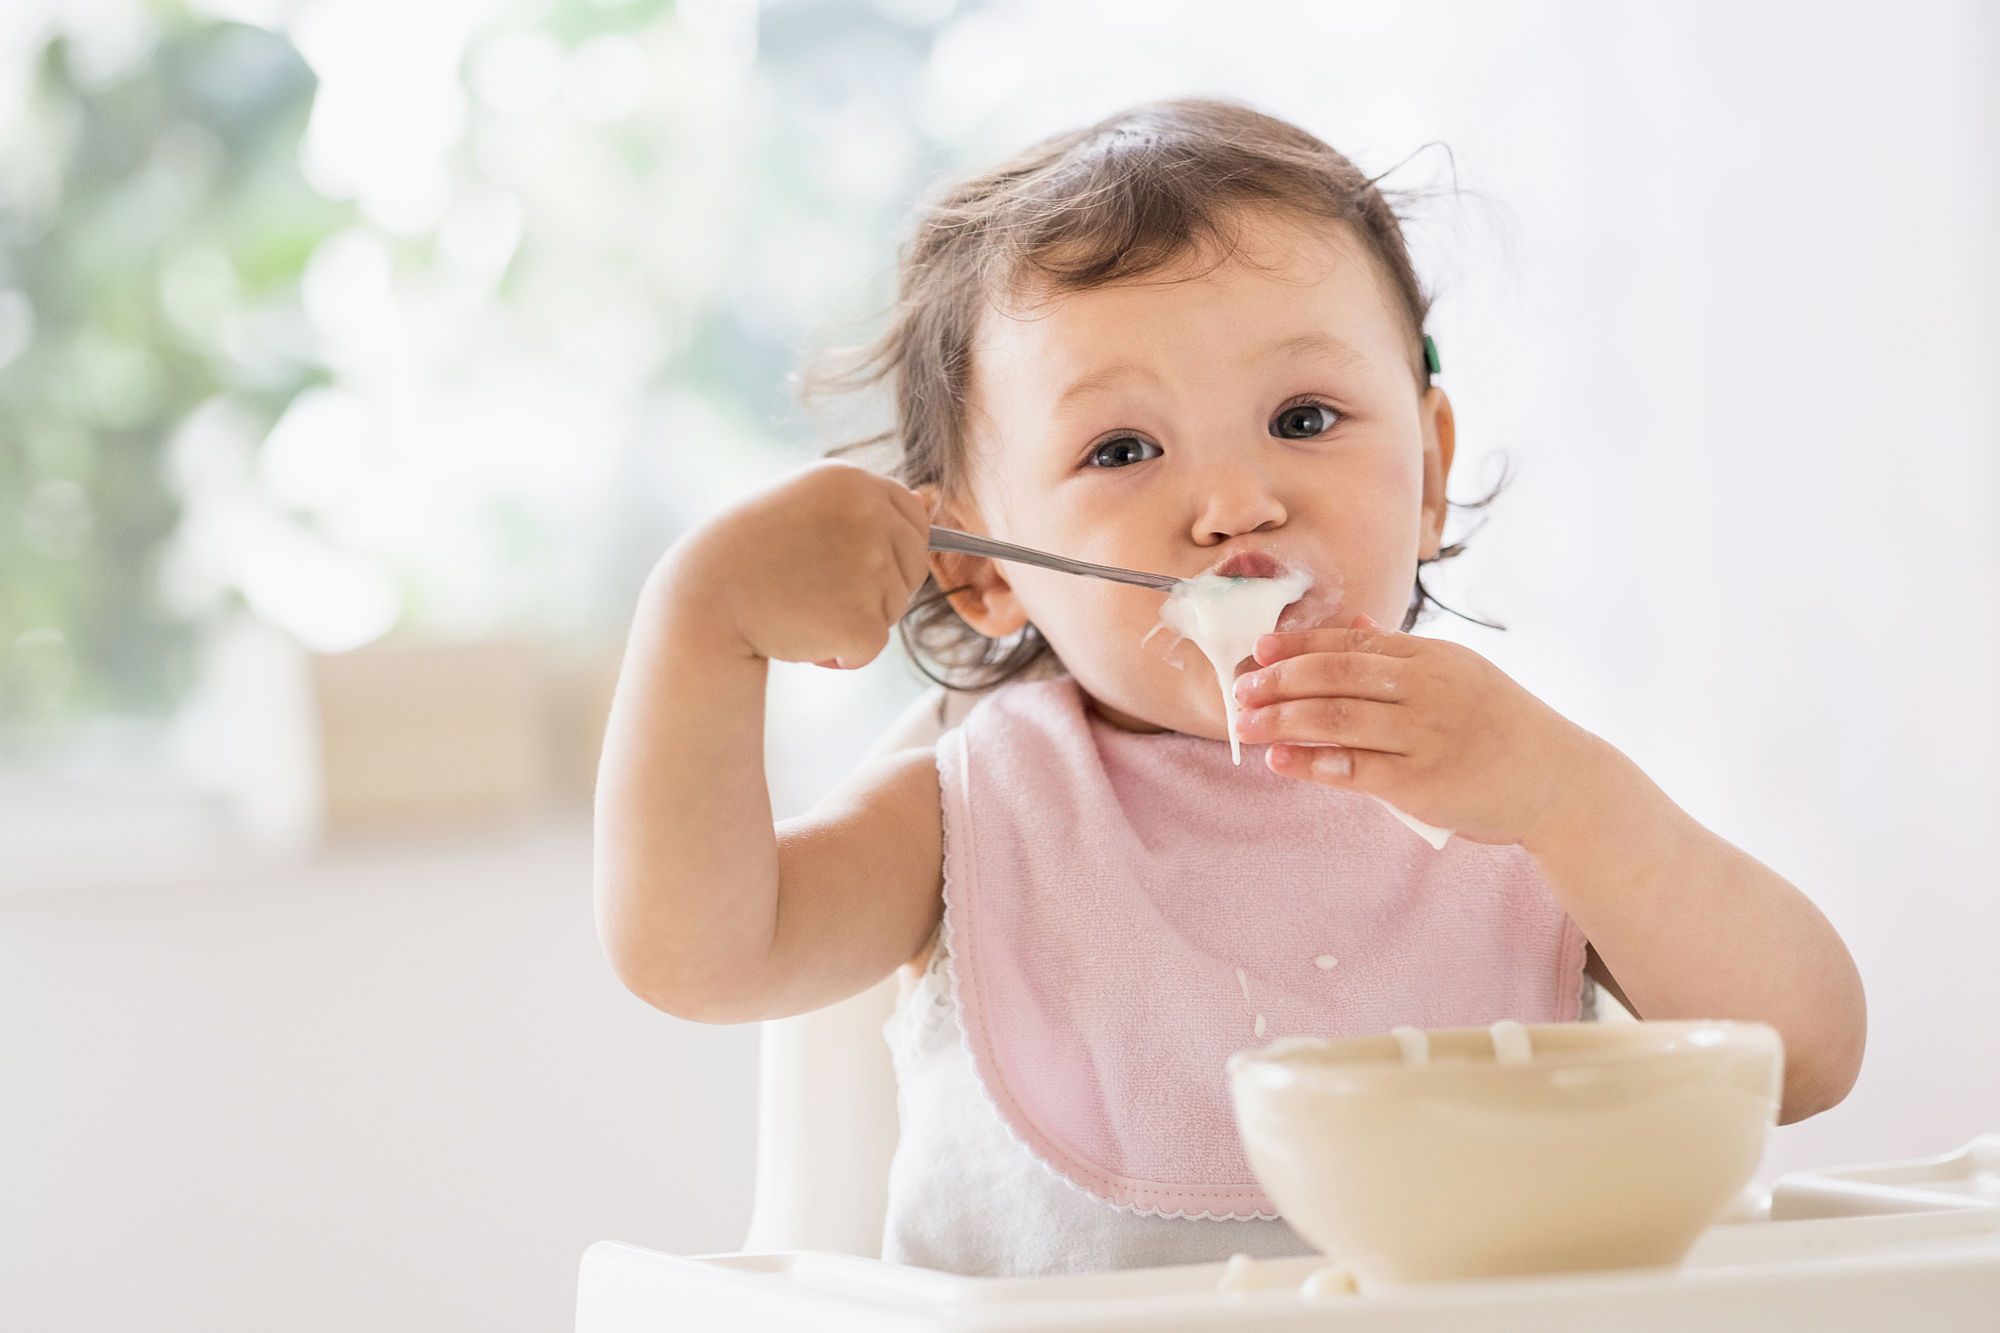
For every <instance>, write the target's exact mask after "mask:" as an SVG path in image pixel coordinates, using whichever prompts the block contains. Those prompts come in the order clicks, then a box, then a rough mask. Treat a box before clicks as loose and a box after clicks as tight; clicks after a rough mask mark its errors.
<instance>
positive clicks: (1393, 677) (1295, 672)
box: [1235, 652, 1408, 708]
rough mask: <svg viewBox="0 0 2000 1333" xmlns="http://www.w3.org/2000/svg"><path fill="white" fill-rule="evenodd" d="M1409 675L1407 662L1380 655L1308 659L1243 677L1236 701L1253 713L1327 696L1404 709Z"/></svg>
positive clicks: (1337, 654)
mask: <svg viewBox="0 0 2000 1333" xmlns="http://www.w3.org/2000/svg"><path fill="white" fill-rule="evenodd" d="M1406 671H1407V660H1406V659H1404V658H1398V657H1384V656H1383V655H1382V654H1380V653H1369V652H1328V653H1306V654H1304V655H1303V656H1300V657H1284V658H1280V659H1278V660H1277V661H1275V662H1272V663H1271V664H1270V665H1268V666H1264V667H1260V668H1258V669H1257V670H1255V671H1246V672H1244V673H1243V674H1242V675H1240V676H1238V677H1237V678H1236V687H1235V688H1236V701H1237V703H1239V704H1242V705H1244V706H1245V707H1251V708H1255V707H1258V706H1260V705H1263V704H1274V703H1282V702H1284V701H1285V700H1287V699H1315V698H1323V697H1326V696H1341V697H1346V698H1354V699H1374V700H1377V701H1379V702H1382V703H1400V702H1402V700H1403V698H1404V695H1405V692H1406V689H1407V683H1408V682H1407V679H1406Z"/></svg>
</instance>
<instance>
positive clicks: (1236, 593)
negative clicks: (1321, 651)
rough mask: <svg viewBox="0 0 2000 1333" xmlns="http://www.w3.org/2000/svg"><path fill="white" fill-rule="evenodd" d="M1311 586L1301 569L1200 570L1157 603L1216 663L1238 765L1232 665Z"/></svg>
mask: <svg viewBox="0 0 2000 1333" xmlns="http://www.w3.org/2000/svg"><path fill="white" fill-rule="evenodd" d="M1311 586H1312V575H1310V574H1308V573H1306V572H1305V571H1304V570H1291V571H1288V572H1286V573H1283V574H1280V575H1278V576H1277V577H1276V578H1269V579H1253V578H1235V577H1232V576H1230V575H1227V574H1203V575H1200V576H1199V577H1196V578H1191V579H1182V580H1181V581H1180V582H1179V583H1176V584H1175V585H1174V589H1173V591H1172V592H1170V593H1168V594H1167V601H1166V605H1164V606H1162V607H1161V608H1160V619H1161V620H1163V621H1165V622H1166V623H1167V625H1168V626H1169V627H1171V628H1173V629H1175V630H1178V631H1179V632H1180V633H1181V634H1182V635H1184V636H1185V637H1187V638H1190V639H1193V640H1194V643H1195V647H1197V648H1199V649H1201V651H1202V654H1203V655H1204V656H1205V657H1207V658H1208V660H1209V661H1210V662H1211V663H1212V664H1213V665H1214V667H1215V679H1216V680H1217V682H1218V683H1220V684H1221V686H1222V711H1223V715H1224V716H1225V717H1226V718H1228V719H1229V757H1230V759H1231V760H1233V761H1234V762H1236V763H1238V764H1241V763H1242V762H1243V745H1242V742H1241V741H1239V740H1238V739H1237V736H1236V664H1237V663H1238V662H1241V661H1242V660H1243V659H1244V658H1246V657H1249V656H1250V655H1251V654H1252V651H1253V650H1254V649H1255V648H1256V647H1257V640H1258V639H1260V638H1262V637H1263V636H1264V635H1266V634H1269V633H1270V632H1271V631H1272V630H1273V629H1275V628H1277V625H1278V617H1279V616H1281V615H1283V614H1284V611H1285V608H1286V607H1288V606H1290V605H1291V604H1292V603H1293V602H1296V601H1298V600H1299V598H1301V597H1303V596H1304V595H1305V591H1306V589H1307V588H1310V587H1311Z"/></svg>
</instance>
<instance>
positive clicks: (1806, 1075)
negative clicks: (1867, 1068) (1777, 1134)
mask: <svg viewBox="0 0 2000 1333" xmlns="http://www.w3.org/2000/svg"><path fill="white" fill-rule="evenodd" d="M1867 1045H1868V1012H1867V1003H1866V1001H1865V999H1864V998H1863V997H1862V994H1861V988H1860V983H1859V981H1858V979H1857V981H1856V983H1855V988H1854V999H1853V1004H1852V1006H1851V1012H1850V1013H1849V1015H1848V1016H1847V1017H1846V1018H1845V1019H1844V1020H1843V1021H1841V1022H1839V1023H1836V1024H1833V1025H1831V1027H1830V1029H1829V1031H1828V1032H1827V1033H1826V1035H1825V1036H1824V1037H1822V1038H1821V1040H1820V1041H1819V1042H1817V1043H1816V1044H1815V1046H1814V1047H1813V1049H1812V1055H1811V1058H1810V1059H1800V1060H1797V1061H1794V1060H1792V1059H1790V1058H1788V1059H1787V1061H1786V1071H1785V1072H1786V1077H1785V1095H1784V1104H1783V1106H1782V1107H1781V1108H1780V1110H1779V1114H1778V1123H1779V1124H1781V1125H1791V1124H1796V1123H1798V1122H1799V1121H1801V1120H1807V1119H1810V1118H1811V1117H1813V1116H1816V1115H1818V1114H1819V1113H1820V1112H1822V1111H1831V1110H1832V1109H1833V1108H1834V1107H1836V1106H1838V1105H1840V1104H1841V1102H1843V1101H1845V1100H1846V1099H1847V1094H1848V1093H1850V1092H1852V1091H1853V1090H1854V1084H1855V1081H1856V1080H1857V1079H1859V1078H1860V1076H1861V1059H1862V1055H1863V1052H1864V1051H1865V1049H1866V1047H1867ZM1802 1054H1803V1053H1802Z"/></svg>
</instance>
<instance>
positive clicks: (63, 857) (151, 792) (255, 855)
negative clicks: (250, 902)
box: [0, 770, 590, 899]
mask: <svg viewBox="0 0 2000 1333" xmlns="http://www.w3.org/2000/svg"><path fill="white" fill-rule="evenodd" d="M589 840H590V812H589V810H588V809H587V808H581V807H565V806H561V805H552V806H551V807H550V808H548V809H546V810H543V811H538V812H536V813H534V814H531V815H527V816H523V817H519V818H515V819H510V820H506V821H499V820H494V819H466V820H461V821H457V822H429V823H424V824H420V825H415V824H413V825H411V826H410V827H408V828H401V829H389V828H385V829H383V830H380V831H372V832H367V833H359V832H357V833H347V834H343V835H341V836H339V837H335V838H331V839H328V840H326V841H324V842H322V843H320V844H319V845H317V846H314V847H312V848H310V849H278V848H273V847H269V846H260V845H258V844H257V843H256V842H255V841H253V840H252V839H250V838H248V837H246V836H244V835H243V834H242V833H241V832H239V831H238V830H237V829H236V828H235V827H233V826H232V824H231V822H230V821H229V819H228V817H227V814H226V811H225V808H224V806H223V803H222V801H221V800H220V799H218V798H217V797H215V796H213V795H210V794H207V793H204V792H202V791H200V790H198V789H196V788H193V787H191V786H188V785H185V784H177V783H174V782H171V781H169V780H167V779H164V778H161V777H157V776H152V775H126V776H122V777H115V778H114V777H101V778H92V779H89V780H74V779H66V780H52V779H50V778H49V777H48V776H46V775H43V774H35V775H28V774H22V773H8V772H5V771H4V770H0V899H4V898H11V897H22V896H41V895H47V894H64V895H67V894H76V893H117V892H148V893H152V892H171V891H173V890H176V889H181V888H200V889H210V888H214V887H216V886H217V885H219V884H226V883H233V882H249V881H257V880H264V881H268V880H270V879H271V878H272V877H273V876H274V875H282V874H289V873H296V872H298V871H300V870H302V869H305V868H308V867H311V866H314V865H323V864H331V863H343V864H351V863H354V862H357V861H358V862H363V863H365V862H369V861H402V860H410V859H418V860H421V859H425V858H428V857H433V856H440V855H445V856H448V855H453V854H456V853H459V852H462V851H464V850H466V849H468V848H474V847H479V848H487V849H490V848H493V847H496V846H514V845H519V844H522V843H530V842H533V843H540V842H546V841H566V842H575V843H576V844H578V845H579V846H581V847H584V848H587V847H588V845H589Z"/></svg>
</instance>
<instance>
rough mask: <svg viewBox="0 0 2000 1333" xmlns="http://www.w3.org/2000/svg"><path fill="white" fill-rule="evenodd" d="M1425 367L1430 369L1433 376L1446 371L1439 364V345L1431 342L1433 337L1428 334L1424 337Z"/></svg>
mask: <svg viewBox="0 0 2000 1333" xmlns="http://www.w3.org/2000/svg"><path fill="white" fill-rule="evenodd" d="M1424 365H1426V366H1428V367H1429V368H1430V372H1431V374H1433V375H1435V374H1438V373H1439V372H1440V371H1442V370H1443V369H1444V367H1443V366H1442V365H1441V364H1439V362H1438V345H1437V344H1436V343H1434V342H1432V341H1431V335H1430V334H1428V333H1426V334H1425V335H1424Z"/></svg>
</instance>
